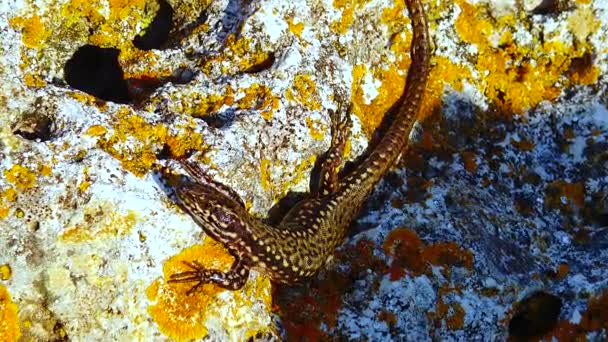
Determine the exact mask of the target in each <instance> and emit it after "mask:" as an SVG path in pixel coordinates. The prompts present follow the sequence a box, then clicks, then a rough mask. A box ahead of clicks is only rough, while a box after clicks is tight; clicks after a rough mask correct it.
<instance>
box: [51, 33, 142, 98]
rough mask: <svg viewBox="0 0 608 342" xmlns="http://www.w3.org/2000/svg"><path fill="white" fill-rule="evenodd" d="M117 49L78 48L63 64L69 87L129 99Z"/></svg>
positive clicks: (104, 96)
mask: <svg viewBox="0 0 608 342" xmlns="http://www.w3.org/2000/svg"><path fill="white" fill-rule="evenodd" d="M119 54H120V50H118V49H114V48H100V47H98V46H94V45H89V44H87V45H84V46H82V47H80V48H79V49H78V50H76V52H75V53H74V55H73V56H72V58H70V59H69V60H68V61H67V62H66V64H65V67H64V70H63V74H64V78H65V81H66V82H67V84H69V85H70V86H71V87H73V88H75V89H78V90H81V91H83V92H85V93H87V94H90V95H93V96H95V97H98V98H100V99H102V100H106V101H112V102H117V103H128V102H129V101H130V99H131V98H130V95H129V89H128V86H127V82H126V81H125V80H124V78H123V71H122V68H121V66H120V64H119V63H118V55H119Z"/></svg>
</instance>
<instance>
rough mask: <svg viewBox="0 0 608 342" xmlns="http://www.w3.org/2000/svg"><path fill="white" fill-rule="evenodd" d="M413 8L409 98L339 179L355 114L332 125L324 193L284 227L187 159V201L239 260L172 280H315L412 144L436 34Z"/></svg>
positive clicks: (228, 284) (295, 211) (182, 190)
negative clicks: (254, 275) (252, 276)
mask: <svg viewBox="0 0 608 342" xmlns="http://www.w3.org/2000/svg"><path fill="white" fill-rule="evenodd" d="M407 5H408V9H409V13H410V18H411V21H412V27H413V35H414V36H413V40H412V46H411V59H412V63H411V66H410V69H409V72H408V75H407V80H406V86H405V89H404V95H403V97H402V99H403V102H402V104H401V105H400V107H399V109H398V111H397V112H396V113H395V115H394V118H393V119H392V122H391V124H390V126H389V127H388V129H387V131H386V133H385V135H384V136H383V137H382V139H381V140H380V141H379V143H378V144H377V147H375V149H373V150H372V151H370V153H369V154H368V155H367V157H366V158H365V159H364V160H363V161H362V162H361V163H360V164H359V165H358V166H357V167H356V168H355V169H354V170H352V171H351V172H350V173H348V174H346V175H345V176H342V177H338V175H337V173H336V172H335V169H336V166H338V165H339V164H340V162H341V155H342V152H343V148H344V143H345V141H346V140H347V139H348V135H349V133H348V130H349V129H350V127H349V121H348V120H349V119H348V117H349V115H350V112H349V111H347V113H346V115H345V116H346V117H347V118H346V120H343V121H342V122H339V123H338V124H336V125H334V127H332V147H331V148H330V150H329V151H328V153H327V155H328V157H327V160H326V161H325V163H324V164H322V170H321V174H320V178H321V181H320V187H319V190H318V192H317V193H315V194H313V195H312V196H311V197H309V198H307V199H305V200H302V201H301V202H299V203H298V204H297V205H296V206H295V207H293V208H292V209H291V210H290V211H289V212H288V213H287V215H286V216H285V217H284V218H283V220H282V221H281V222H280V223H279V224H278V225H276V226H271V225H268V224H265V223H263V222H261V221H260V220H258V219H256V218H254V217H252V216H251V215H250V214H249V213H248V212H247V211H246V210H245V207H244V205H243V203H242V201H241V200H240V198H239V197H238V195H236V193H234V192H233V191H232V190H231V189H229V188H228V187H226V186H224V185H222V184H220V183H218V182H215V181H214V180H213V179H211V177H209V176H207V175H206V174H205V172H204V171H203V170H202V169H201V168H200V167H199V166H198V165H196V164H195V163H191V162H185V161H184V162H182V165H183V166H184V168H185V169H186V171H187V172H188V173H189V175H190V176H191V177H192V178H193V179H195V180H196V181H195V182H190V183H185V184H183V185H181V186H179V187H178V188H177V189H176V193H177V197H178V199H179V204H180V205H181V207H182V208H183V209H184V210H185V211H186V212H187V213H188V214H190V216H192V218H193V219H194V220H195V221H196V222H197V223H198V224H199V225H200V226H201V227H202V229H203V230H204V231H205V233H207V234H208V235H209V236H210V237H212V238H213V239H215V240H217V241H219V242H221V243H223V244H224V245H225V246H226V248H227V249H228V251H229V252H230V253H231V254H232V255H233V256H234V257H235V262H234V264H233V265H232V267H231V269H230V270H229V271H226V272H221V271H218V270H210V269H205V268H204V267H203V266H202V265H201V264H199V263H198V262H196V261H193V262H188V263H186V264H187V265H188V267H189V268H190V269H191V270H189V271H186V272H182V273H177V274H174V275H172V276H171V278H170V279H169V282H192V283H194V286H193V287H192V288H191V289H190V291H189V293H192V292H194V291H196V289H197V288H198V287H199V286H200V285H201V284H204V283H215V284H217V285H218V286H221V287H223V288H226V289H232V290H236V289H239V288H241V287H242V286H243V285H244V284H245V282H246V281H247V279H248V277H249V271H250V270H252V269H253V270H256V271H258V272H260V273H262V274H263V275H265V276H268V277H270V278H271V279H272V281H274V282H275V283H286V284H291V283H296V282H299V281H301V280H303V279H305V278H308V277H311V276H312V275H314V274H315V273H316V272H317V271H318V270H319V269H320V268H322V267H323V266H324V265H325V264H326V263H327V261H328V259H330V258H331V256H332V255H333V253H334V250H335V248H336V247H337V246H338V245H339V244H341V243H342V242H343V240H344V238H345V235H346V233H347V230H348V227H349V226H350V224H351V223H352V222H353V220H355V219H356V217H357V215H358V214H359V211H360V209H361V207H362V206H363V204H364V203H365V201H366V199H367V197H368V195H369V194H370V193H371V192H372V191H373V189H374V186H375V185H376V183H378V181H379V180H380V179H381V178H382V177H383V175H384V174H385V173H386V172H387V170H388V169H389V168H390V167H391V165H393V163H394V162H395V160H396V159H397V158H398V156H399V154H400V153H401V152H402V151H403V149H404V148H405V146H406V145H407V142H408V137H409V135H410V132H411V130H412V127H413V124H414V122H415V120H416V117H417V115H418V111H419V108H420V103H421V100H422V97H423V95H424V91H425V87H426V80H427V76H428V71H429V59H430V37H429V34H428V28H427V20H426V15H425V13H424V8H423V6H422V4H421V2H420V0H408V1H407Z"/></svg>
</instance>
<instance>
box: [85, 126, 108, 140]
mask: <svg viewBox="0 0 608 342" xmlns="http://www.w3.org/2000/svg"><path fill="white" fill-rule="evenodd" d="M106 132H108V129H107V128H105V127H103V126H102V125H93V126H91V127H89V128H88V129H87V131H86V133H85V134H87V135H90V136H94V137H96V136H100V135H104V134H106Z"/></svg>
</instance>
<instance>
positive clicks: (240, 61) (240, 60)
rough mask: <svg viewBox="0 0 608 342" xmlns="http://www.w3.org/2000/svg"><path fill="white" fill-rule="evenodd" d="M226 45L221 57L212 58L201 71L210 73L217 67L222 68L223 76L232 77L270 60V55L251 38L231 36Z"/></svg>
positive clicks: (205, 61)
mask: <svg viewBox="0 0 608 342" xmlns="http://www.w3.org/2000/svg"><path fill="white" fill-rule="evenodd" d="M224 45H225V47H226V49H224V50H223V51H222V54H221V55H215V56H210V57H208V58H206V59H205V60H204V61H203V63H202V64H201V70H203V71H204V72H208V71H209V70H211V69H214V68H215V67H216V66H218V65H219V66H220V68H221V72H222V74H225V75H231V74H235V73H239V72H243V71H246V70H248V69H249V68H251V67H253V66H256V65H259V64H261V63H263V62H264V61H266V60H268V58H270V54H269V53H267V52H264V51H261V50H260V49H259V48H258V47H256V46H255V44H253V43H252V41H251V38H249V37H246V36H239V37H238V38H237V36H236V35H235V34H232V33H231V34H229V35H228V36H227V37H226V39H225V41H224Z"/></svg>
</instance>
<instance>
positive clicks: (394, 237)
mask: <svg viewBox="0 0 608 342" xmlns="http://www.w3.org/2000/svg"><path fill="white" fill-rule="evenodd" d="M383 250H384V252H385V253H386V254H387V255H389V256H391V257H392V258H393V261H392V263H391V266H390V267H389V269H388V272H389V274H390V278H391V280H397V279H399V278H401V277H403V276H405V274H406V273H407V272H411V273H413V274H423V273H424V274H427V273H429V272H430V271H431V269H430V267H429V266H430V265H436V266H445V267H446V272H447V268H449V267H451V266H459V267H466V268H468V269H472V268H473V254H472V253H471V252H470V251H468V250H463V249H461V248H460V247H459V246H458V245H457V244H456V243H455V242H438V243H435V244H432V245H429V246H425V245H424V244H423V243H422V241H421V240H420V238H419V237H418V235H417V234H416V233H415V232H414V231H412V230H411V229H407V228H397V229H394V230H393V231H391V233H390V234H389V235H388V236H387V237H386V239H385V240H384V244H383Z"/></svg>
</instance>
